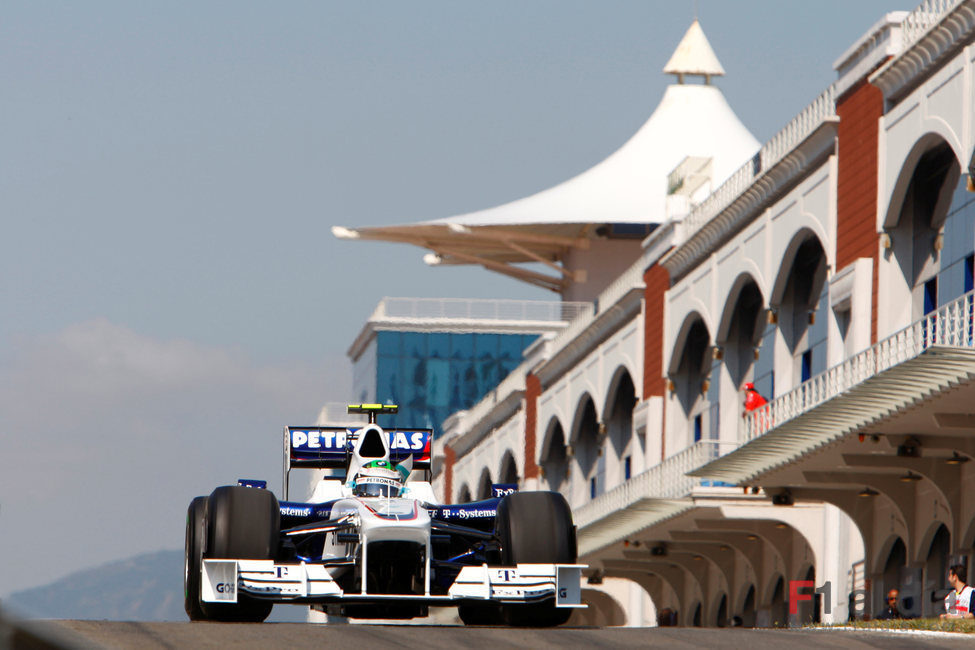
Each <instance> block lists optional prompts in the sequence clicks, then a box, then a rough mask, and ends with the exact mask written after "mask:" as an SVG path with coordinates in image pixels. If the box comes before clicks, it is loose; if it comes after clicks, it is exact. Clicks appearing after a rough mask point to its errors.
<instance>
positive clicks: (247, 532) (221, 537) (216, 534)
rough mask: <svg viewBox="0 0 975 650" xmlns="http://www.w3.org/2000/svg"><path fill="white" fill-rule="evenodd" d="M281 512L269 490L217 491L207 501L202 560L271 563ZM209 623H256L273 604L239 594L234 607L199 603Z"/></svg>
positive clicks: (225, 487) (275, 547)
mask: <svg viewBox="0 0 975 650" xmlns="http://www.w3.org/2000/svg"><path fill="white" fill-rule="evenodd" d="M280 534H281V510H280V507H279V505H278V499H277V497H275V496H274V494H273V493H272V492H270V491H268V490H262V489H259V488H248V487H240V486H236V485H230V486H224V487H218V488H217V489H216V490H214V491H213V492H212V493H211V494H210V497H209V498H208V499H207V545H206V553H205V557H210V558H227V559H234V560H272V559H274V557H275V555H276V554H277V551H278V544H279V538H280ZM201 604H202V608H203V612H204V614H205V615H206V617H207V618H208V619H210V620H216V621H240V622H250V623H259V622H261V621H263V620H264V619H266V618H267V617H268V615H269V614H270V613H271V609H272V608H273V607H274V603H272V602H270V601H265V600H257V599H254V598H250V597H248V596H247V595H245V594H240V593H238V596H237V602H236V603H201Z"/></svg>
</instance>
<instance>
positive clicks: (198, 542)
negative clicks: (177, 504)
mask: <svg viewBox="0 0 975 650" xmlns="http://www.w3.org/2000/svg"><path fill="white" fill-rule="evenodd" d="M206 509H207V498H206V497H196V498H195V499H193V500H192V501H191V502H190V507H189V509H187V511H186V545H185V547H184V551H183V609H185V610H186V615H187V616H189V617H190V620H191V621H205V620H207V616H206V614H205V613H204V612H203V604H202V602H201V601H200V579H201V575H200V570H201V566H202V564H201V563H202V560H203V548H204V542H205V539H206V538H205V535H206Z"/></svg>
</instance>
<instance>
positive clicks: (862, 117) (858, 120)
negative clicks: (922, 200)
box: [836, 80, 884, 343]
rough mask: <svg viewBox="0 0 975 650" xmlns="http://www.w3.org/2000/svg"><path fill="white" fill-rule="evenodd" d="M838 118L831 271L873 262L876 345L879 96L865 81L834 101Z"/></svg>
mask: <svg viewBox="0 0 975 650" xmlns="http://www.w3.org/2000/svg"><path fill="white" fill-rule="evenodd" d="M836 114H837V115H838V116H839V118H840V124H839V127H838V129H837V141H838V149H839V160H838V163H839V164H838V174H839V178H838V179H837V183H836V270H837V271H839V270H841V269H843V268H844V267H846V266H847V265H849V264H852V263H853V262H855V261H856V260H857V259H859V258H861V257H869V258H870V259H872V260H873V298H872V300H871V305H870V314H871V315H870V341H871V343H876V342H877V275H878V271H879V268H878V265H879V261H880V260H879V256H878V248H879V244H878V234H877V174H878V172H877V146H878V144H877V143H878V139H877V138H878V128H879V120H880V117H881V116H882V115H883V114H884V97H883V94H882V93H881V92H880V90H879V89H878V88H876V87H875V86H871V85H870V84H869V83H867V81H866V80H863V81H860V82H859V83H858V84H857V85H855V86H853V87H852V88H851V89H850V90H848V91H846V92H845V93H843V95H842V96H841V97H840V98H839V99H838V100H837V101H836Z"/></svg>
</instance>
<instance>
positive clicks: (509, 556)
mask: <svg viewBox="0 0 975 650" xmlns="http://www.w3.org/2000/svg"><path fill="white" fill-rule="evenodd" d="M349 412H350V413H368V414H369V424H368V425H366V426H363V427H362V428H361V429H346V428H345V427H286V428H285V431H284V433H285V436H284V448H285V450H284V451H285V453H284V482H283V483H284V491H285V493H284V498H285V500H284V501H278V499H277V498H276V497H275V496H274V494H273V493H272V492H271V491H269V490H267V489H265V487H266V483H265V482H264V481H245V480H241V481H239V482H238V484H237V485H235V486H225V487H219V488H217V489H215V490H214V491H213V492H212V493H211V494H210V496H209V497H197V498H195V499H193V501H192V502H191V503H190V507H189V511H188V513H187V518H186V559H185V575H184V587H185V593H184V596H185V608H186V613H187V614H188V615H189V617H190V619H191V620H194V621H206V620H216V621H253V622H259V621H263V620H264V619H265V618H267V616H268V614H269V613H270V612H271V608H272V607H273V605H274V603H298V604H305V605H311V606H312V607H314V608H316V609H319V610H321V611H324V612H327V613H329V614H333V615H340V616H347V617H350V618H382V619H390V618H399V619H407V618H413V617H417V616H426V615H427V613H428V609H429V608H430V607H431V606H434V607H437V606H455V607H458V609H459V614H460V617H461V620H463V621H464V623H466V624H468V625H474V624H482V625H492V624H508V625H531V626H553V625H560V624H562V623H565V622H566V621H567V620H568V618H569V616H570V615H571V613H572V608H574V607H584V605H582V604H580V582H581V574H582V569H583V568H585V567H584V566H583V565H579V564H576V535H575V527H574V526H573V524H572V514H571V512H570V510H569V506H568V504H567V503H566V502H565V499H564V498H563V497H562V495H560V494H558V493H557V492H517V491H513V487H514V486H503V487H502V486H495V487H496V488H497V489H496V490H495V492H496V494H497V493H499V492H510V493H508V494H504V496H500V495H499V496H496V497H495V498H491V499H487V500H483V501H477V502H473V503H461V504H453V505H438V504H437V503H436V502H435V498H434V496H433V489H432V487H431V485H430V481H429V479H430V470H431V462H430V443H431V439H432V431H430V430H429V429H386V430H384V429H382V428H381V427H380V426H378V425H377V424H376V415H377V414H379V413H395V412H396V407H395V406H387V405H379V404H363V405H355V406H350V407H349ZM294 467H305V468H330V469H333V470H334V469H343V470H345V475H344V477H336V476H326V477H325V478H324V479H322V481H321V482H320V483H319V484H318V486H317V488H316V489H315V492H314V495H313V497H312V499H311V501H310V502H307V503H303V502H290V501H287V497H288V495H287V492H288V479H289V474H290V471H291V469H292V468H294ZM413 474H418V475H419V476H420V478H421V480H416V479H413V478H412V475H413Z"/></svg>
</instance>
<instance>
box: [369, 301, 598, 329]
mask: <svg viewBox="0 0 975 650" xmlns="http://www.w3.org/2000/svg"><path fill="white" fill-rule="evenodd" d="M589 306H590V305H589V303H588V302H562V301H557V300H483V299H481V300H479V299H470V298H383V300H382V301H380V303H379V305H377V306H376V310H375V311H374V312H373V313H372V317H371V318H370V320H384V319H387V318H409V319H424V320H427V319H429V320H495V321H532V322H543V323H560V322H562V323H564V322H568V321H571V320H573V319H575V317H576V316H578V315H579V314H580V313H582V312H583V311H585V310H586V309H587V308H588V307H589Z"/></svg>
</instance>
